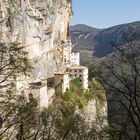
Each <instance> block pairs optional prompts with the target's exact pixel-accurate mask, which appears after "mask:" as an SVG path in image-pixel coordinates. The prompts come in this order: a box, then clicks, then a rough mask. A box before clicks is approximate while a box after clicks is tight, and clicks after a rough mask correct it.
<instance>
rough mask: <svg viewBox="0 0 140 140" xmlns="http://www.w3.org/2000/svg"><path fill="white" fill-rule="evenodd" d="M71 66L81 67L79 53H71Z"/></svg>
mask: <svg viewBox="0 0 140 140" xmlns="http://www.w3.org/2000/svg"><path fill="white" fill-rule="evenodd" d="M71 65H80V55H79V52H71Z"/></svg>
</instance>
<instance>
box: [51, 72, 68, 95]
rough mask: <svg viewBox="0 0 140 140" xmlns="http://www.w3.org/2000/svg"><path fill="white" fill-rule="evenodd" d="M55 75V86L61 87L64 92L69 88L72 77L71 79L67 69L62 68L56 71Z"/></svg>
mask: <svg viewBox="0 0 140 140" xmlns="http://www.w3.org/2000/svg"><path fill="white" fill-rule="evenodd" d="M54 77H55V88H57V87H60V90H61V91H60V92H62V93H64V92H66V91H67V89H69V87H70V85H69V82H70V79H69V73H68V72H66V71H65V70H61V71H58V72H55V73H54Z"/></svg>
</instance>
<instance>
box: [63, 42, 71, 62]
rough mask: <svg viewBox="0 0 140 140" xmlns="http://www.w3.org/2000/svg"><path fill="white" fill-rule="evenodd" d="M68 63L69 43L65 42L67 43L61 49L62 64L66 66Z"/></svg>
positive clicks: (69, 55) (69, 56) (69, 59)
mask: <svg viewBox="0 0 140 140" xmlns="http://www.w3.org/2000/svg"><path fill="white" fill-rule="evenodd" d="M70 61H71V41H70V40H67V43H66V44H65V46H64V48H63V63H64V64H65V65H67V64H70Z"/></svg>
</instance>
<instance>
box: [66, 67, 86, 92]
mask: <svg viewBox="0 0 140 140" xmlns="http://www.w3.org/2000/svg"><path fill="white" fill-rule="evenodd" d="M66 69H67V72H68V73H69V77H70V80H73V79H75V78H80V81H81V82H82V85H83V87H84V88H85V89H88V68H87V67H84V66H80V65H71V66H67V67H66Z"/></svg>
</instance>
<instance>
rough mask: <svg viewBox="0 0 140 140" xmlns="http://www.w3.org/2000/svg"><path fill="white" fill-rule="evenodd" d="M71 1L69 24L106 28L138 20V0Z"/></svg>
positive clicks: (139, 10) (139, 15) (139, 17)
mask: <svg viewBox="0 0 140 140" xmlns="http://www.w3.org/2000/svg"><path fill="white" fill-rule="evenodd" d="M72 3H73V7H72V9H73V17H72V22H71V25H75V24H86V25H89V26H92V27H95V28H107V27H111V26H114V25H119V24H123V23H129V22H133V21H139V20H140V0H72Z"/></svg>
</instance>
